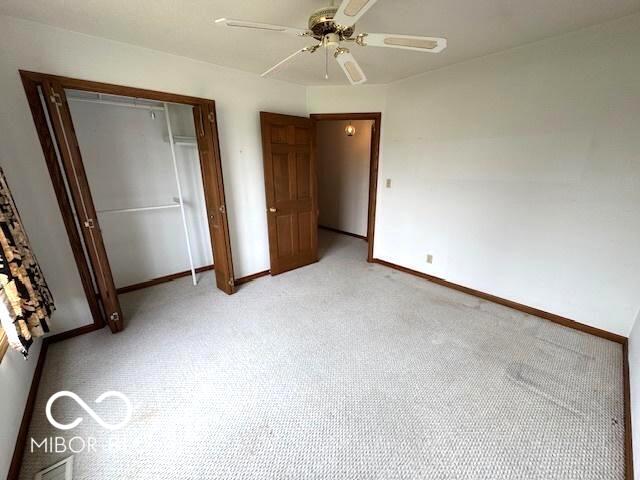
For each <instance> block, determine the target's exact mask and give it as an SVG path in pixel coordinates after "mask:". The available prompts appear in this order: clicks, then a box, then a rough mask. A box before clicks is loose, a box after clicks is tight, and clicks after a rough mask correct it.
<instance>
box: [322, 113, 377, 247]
mask: <svg viewBox="0 0 640 480" xmlns="http://www.w3.org/2000/svg"><path fill="white" fill-rule="evenodd" d="M349 123H350V122H348V121H346V120H345V121H342V120H325V121H320V122H318V123H317V135H318V152H317V166H318V167H317V170H318V205H319V207H320V218H319V224H320V225H323V226H326V227H332V228H337V229H338V230H342V231H344V232H349V233H355V234H356V235H362V236H366V235H367V215H368V209H369V166H370V162H371V127H372V124H373V121H372V120H354V121H352V122H351V124H352V126H353V127H354V128H355V129H356V132H355V134H354V135H353V136H352V137H349V136H347V135H346V134H345V128H346V127H347V125H348V124H349Z"/></svg>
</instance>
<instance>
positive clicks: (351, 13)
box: [333, 0, 378, 27]
mask: <svg viewBox="0 0 640 480" xmlns="http://www.w3.org/2000/svg"><path fill="white" fill-rule="evenodd" d="M377 1H378V0H342V3H341V4H340V6H339V7H338V11H337V12H336V14H335V16H334V17H333V21H334V22H335V23H337V24H338V25H342V26H343V27H350V26H351V25H353V24H354V23H356V22H357V21H358V20H360V17H362V15H364V14H365V13H366V12H367V10H369V9H370V8H371V7H373V5H375V3H376V2H377Z"/></svg>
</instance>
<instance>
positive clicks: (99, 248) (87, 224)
mask: <svg viewBox="0 0 640 480" xmlns="http://www.w3.org/2000/svg"><path fill="white" fill-rule="evenodd" d="M42 88H43V95H44V98H45V101H46V104H47V110H48V112H49V118H50V119H51V126H52V128H53V132H54V135H55V141H56V143H57V144H58V151H59V152H60V156H61V157H62V158H61V160H62V165H63V167H64V170H65V173H66V176H67V179H68V185H69V190H70V192H71V198H72V200H73V204H74V207H75V210H76V212H77V215H78V222H79V224H80V229H81V230H82V237H83V239H84V244H85V246H86V250H87V254H88V256H89V261H90V263H91V267H92V270H93V274H94V277H95V282H96V285H97V288H98V292H99V294H100V299H101V301H102V306H103V308H104V310H105V314H106V320H107V323H108V325H109V328H111V331H112V332H114V333H115V332H119V331H121V330H122V329H123V321H124V319H123V316H122V309H121V308H120V302H119V301H118V294H117V293H116V287H115V284H114V282H113V275H112V274H111V267H110V266H109V259H108V257H107V251H106V249H105V247H104V241H103V238H102V233H101V231H100V224H99V223H98V217H97V215H96V209H95V206H94V204H93V199H92V198H91V191H90V190H89V183H88V181H87V177H86V174H85V171H84V166H83V163H82V157H81V155H80V148H79V146H78V140H77V137H76V133H75V130H74V128H73V122H72V120H71V112H70V110H69V105H68V103H67V98H66V95H65V92H64V88H62V86H61V85H60V84H59V83H58V82H56V81H54V80H44V81H43V82H42Z"/></svg>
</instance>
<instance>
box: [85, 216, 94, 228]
mask: <svg viewBox="0 0 640 480" xmlns="http://www.w3.org/2000/svg"><path fill="white" fill-rule="evenodd" d="M84 226H85V227H87V228H96V222H95V220H94V219H93V218H87V220H86V221H85V222H84Z"/></svg>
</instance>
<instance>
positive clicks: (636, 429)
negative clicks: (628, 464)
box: [629, 311, 640, 480]
mask: <svg viewBox="0 0 640 480" xmlns="http://www.w3.org/2000/svg"><path fill="white" fill-rule="evenodd" d="M629 383H630V387H631V425H632V426H631V432H632V434H633V441H632V444H633V464H634V467H635V468H634V477H635V479H636V480H640V311H639V312H638V315H637V317H636V321H635V325H634V326H633V329H632V330H631V334H630V335H629Z"/></svg>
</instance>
